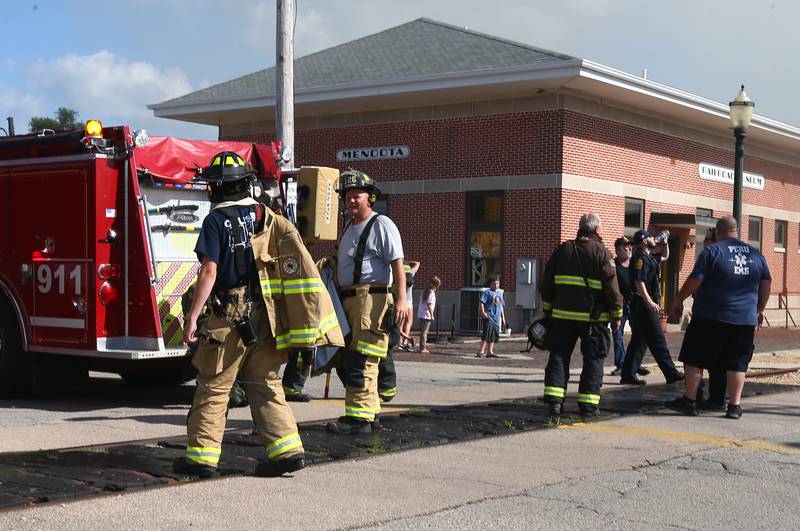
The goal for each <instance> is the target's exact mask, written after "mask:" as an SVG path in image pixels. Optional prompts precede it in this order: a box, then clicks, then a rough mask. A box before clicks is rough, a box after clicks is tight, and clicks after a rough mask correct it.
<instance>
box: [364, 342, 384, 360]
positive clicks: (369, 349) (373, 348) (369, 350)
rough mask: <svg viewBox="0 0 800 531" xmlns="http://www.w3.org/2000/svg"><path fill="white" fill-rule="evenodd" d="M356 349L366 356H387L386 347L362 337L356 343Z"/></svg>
mask: <svg viewBox="0 0 800 531" xmlns="http://www.w3.org/2000/svg"><path fill="white" fill-rule="evenodd" d="M356 350H357V351H358V352H360V353H362V354H364V355H366V356H375V357H376V358H385V357H386V350H387V349H386V347H381V346H380V345H375V344H374V343H367V342H366V341H363V340H361V339H359V340H358V343H356Z"/></svg>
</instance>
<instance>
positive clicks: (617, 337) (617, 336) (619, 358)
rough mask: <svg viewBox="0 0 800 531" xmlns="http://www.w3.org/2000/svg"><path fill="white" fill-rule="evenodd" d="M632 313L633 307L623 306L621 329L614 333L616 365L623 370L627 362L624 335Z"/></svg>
mask: <svg viewBox="0 0 800 531" xmlns="http://www.w3.org/2000/svg"><path fill="white" fill-rule="evenodd" d="M630 313H631V307H630V305H629V304H628V303H627V302H626V303H625V304H623V306H622V320H620V322H619V329H617V331H616V332H614V365H615V366H616V367H617V368H619V369H621V368H622V363H623V362H624V361H625V344H624V343H623V342H622V335H623V334H624V333H625V324H626V323H627V322H628V316H629V315H630Z"/></svg>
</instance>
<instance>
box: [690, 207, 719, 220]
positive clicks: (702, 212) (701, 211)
mask: <svg viewBox="0 0 800 531" xmlns="http://www.w3.org/2000/svg"><path fill="white" fill-rule="evenodd" d="M694 213H695V215H696V216H699V217H701V218H713V217H714V211H713V210H711V209H710V208H696V209H695V211H694Z"/></svg>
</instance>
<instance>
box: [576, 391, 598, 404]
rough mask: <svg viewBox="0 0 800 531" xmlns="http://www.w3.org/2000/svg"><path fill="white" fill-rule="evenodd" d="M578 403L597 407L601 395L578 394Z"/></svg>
mask: <svg viewBox="0 0 800 531" xmlns="http://www.w3.org/2000/svg"><path fill="white" fill-rule="evenodd" d="M578 402H580V403H582V404H594V405H595V406H596V405H597V404H599V403H600V395H590V394H587V393H578Z"/></svg>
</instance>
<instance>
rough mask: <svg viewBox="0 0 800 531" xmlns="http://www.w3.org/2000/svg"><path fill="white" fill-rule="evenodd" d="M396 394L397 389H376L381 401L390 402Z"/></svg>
mask: <svg viewBox="0 0 800 531" xmlns="http://www.w3.org/2000/svg"><path fill="white" fill-rule="evenodd" d="M396 394H397V389H396V388H395V389H378V396H379V397H380V399H381V402H391V401H392V399H394V397H395V396H396Z"/></svg>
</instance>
